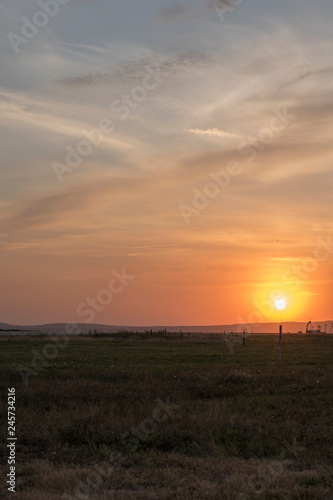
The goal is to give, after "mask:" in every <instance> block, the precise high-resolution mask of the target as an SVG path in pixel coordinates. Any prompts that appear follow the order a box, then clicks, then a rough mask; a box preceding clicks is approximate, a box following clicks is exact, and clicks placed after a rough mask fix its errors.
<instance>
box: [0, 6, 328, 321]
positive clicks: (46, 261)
mask: <svg viewBox="0 0 333 500" xmlns="http://www.w3.org/2000/svg"><path fill="white" fill-rule="evenodd" d="M42 3H43V2H42ZM235 3H236V2H235ZM60 4H61V2H60V1H59V5H58V7H59V9H58V12H57V13H56V14H54V15H53V16H50V18H49V19H48V22H47V24H46V25H45V26H44V27H39V28H35V31H34V30H33V29H32V28H31V27H30V31H29V28H27V25H26V23H25V21H22V18H26V19H28V20H30V21H32V20H33V19H35V20H36V19H37V20H38V16H37V18H36V12H39V11H43V9H42V7H41V6H40V2H39V3H38V2H35V1H33V0H24V1H23V0H19V1H17V2H15V3H13V2H12V1H10V0H4V1H3V2H2V3H1V6H0V12H1V18H0V26H1V42H2V53H1V56H0V57H1V59H0V60H1V67H2V72H1V78H0V108H1V119H0V127H1V139H0V141H1V151H2V161H1V183H0V190H1V202H0V208H1V214H0V254H1V278H2V287H3V294H2V300H1V304H0V318H1V321H4V322H7V323H11V324H22V325H28V324H31V325H32V324H43V323H57V322H73V323H82V322H87V323H92V322H94V323H100V324H115V325H121V324H123V325H131V324H132V325H138V326H140V325H154V324H155V325H159V324H161V325H168V324H169V325H172V324H173V325H214V324H216V325H219V324H234V323H238V322H246V323H251V322H261V321H264V322H266V323H268V322H279V321H280V320H281V313H280V312H278V311H277V310H276V309H275V307H274V302H275V301H276V299H279V298H283V299H284V300H285V301H286V308H285V310H284V312H283V315H282V321H301V322H305V323H306V322H307V321H308V319H309V318H310V317H312V318H314V319H315V320H316V321H319V320H322V321H323V318H331V317H332V316H333V314H332V293H331V291H332V285H333V273H332V271H333V231H332V229H333V224H332V213H331V212H332V210H331V206H332V190H333V184H332V181H333V176H332V155H333V144H332V125H331V116H332V90H333V82H332V74H333V66H332V42H333V34H332V28H331V19H332V14H333V5H332V2H329V0H319V1H318V2H317V3H316V4H315V5H314V4H313V3H311V2H309V1H308V0H302V1H297V0H292V1H287V0H282V1H281V2H274V3H273V2H272V3H269V5H268V3H267V2H264V1H263V0H254V1H252V2H241V1H239V2H238V6H237V7H236V8H231V9H229V11H227V12H224V13H223V12H221V4H220V3H216V2H214V1H213V0H212V1H209V0H200V1H199V0H195V1H193V0H192V1H190V0H182V1H179V2H176V1H175V2H171V1H170V0H155V1H154V2H153V1H152V0H142V1H141V2H138V3H133V2H129V1H123V2H120V1H115V2H108V1H107V0H98V1H96V2H90V1H88V0H83V1H78V0H68V2H67V3H65V2H62V4H61V5H60ZM96 6H98V8H96ZM44 12H45V9H44ZM129 12H130V15H129ZM45 15H46V14H45ZM45 15H44V17H45ZM40 19H41V18H39V20H40ZM31 30H32V31H31ZM24 33H25V34H29V33H30V35H29V36H30V38H29V37H25V38H24V40H25V41H22V40H20V39H18V38H17V37H16V38H15V36H13V34H14V35H16V36H21V38H22V36H23V35H24ZM10 34H12V35H10Z"/></svg>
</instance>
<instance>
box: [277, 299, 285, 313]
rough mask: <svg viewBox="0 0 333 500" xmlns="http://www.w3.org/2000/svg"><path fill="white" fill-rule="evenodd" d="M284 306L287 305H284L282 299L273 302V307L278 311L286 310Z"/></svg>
mask: <svg viewBox="0 0 333 500" xmlns="http://www.w3.org/2000/svg"><path fill="white" fill-rule="evenodd" d="M286 305H287V304H286V302H285V300H283V299H278V300H276V301H275V307H276V309H278V310H279V311H283V309H285V308H286Z"/></svg>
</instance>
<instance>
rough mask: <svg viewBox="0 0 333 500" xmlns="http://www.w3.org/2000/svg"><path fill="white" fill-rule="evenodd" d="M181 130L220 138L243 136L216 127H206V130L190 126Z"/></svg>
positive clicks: (240, 137) (238, 137)
mask: <svg viewBox="0 0 333 500" xmlns="http://www.w3.org/2000/svg"><path fill="white" fill-rule="evenodd" d="M183 132H187V133H188V134H194V135H208V136H217V137H220V138H221V139H242V138H243V136H241V135H239V134H234V133H231V132H226V131H225V130H220V129H218V128H208V129H206V130H203V129H200V128H190V129H184V130H183Z"/></svg>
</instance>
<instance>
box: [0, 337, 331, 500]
mask: <svg viewBox="0 0 333 500" xmlns="http://www.w3.org/2000/svg"><path fill="white" fill-rule="evenodd" d="M332 340H333V338H332V337H317V338H312V337H307V338H306V337H300V338H298V337H296V336H289V337H286V338H285V342H284V350H283V356H284V358H283V363H284V364H283V366H278V364H277V363H276V351H277V345H276V339H275V338H274V337H272V336H268V337H257V338H251V339H248V342H247V344H246V346H245V347H244V346H242V345H241V344H236V345H235V346H234V351H233V352H230V350H229V349H228V346H227V345H226V344H224V343H222V344H221V343H217V342H216V339H215V337H214V339H212V341H206V342H203V341H202V340H201V339H197V340H196V341H195V342H193V341H191V340H188V341H186V342H185V341H184V339H183V338H182V341H181V342H176V341H174V340H173V341H171V342H170V340H164V341H163V339H159V340H158V342H153V341H151V340H149V341H147V339H144V340H143V341H142V340H138V339H137V340H136V341H134V340H131V342H126V343H125V342H120V341H117V342H105V341H104V340H103V339H99V338H95V339H87V338H85V339H80V338H77V339H73V340H71V342H70V343H69V345H68V347H67V348H66V349H64V350H63V351H61V352H59V356H58V357H57V358H56V359H54V360H52V361H50V362H49V363H48V366H46V365H45V367H44V368H43V369H42V370H40V371H39V372H38V374H37V375H36V376H32V377H31V378H30V379H29V383H28V385H25V384H23V383H22V380H21V377H20V373H19V371H18V369H17V366H18V365H21V364H23V365H26V366H29V364H31V357H32V355H31V350H32V349H36V350H37V351H38V352H40V351H41V350H42V349H43V346H44V345H45V342H47V340H46V339H36V338H35V339H34V340H32V339H19V340H18V339H13V340H10V341H4V342H2V343H1V347H2V349H1V351H0V360H1V381H0V386H1V393H2V394H6V389H7V387H16V390H17V398H18V403H17V421H18V423H17V437H18V449H17V490H18V491H17V493H16V495H15V498H17V499H18V500H23V499H24V500H30V499H31V500H32V499H34V500H39V499H43V500H48V499H50V500H53V499H54V500H57V499H60V498H61V499H62V500H64V499H65V498H67V499H69V498H73V499H88V498H90V499H92V500H94V499H96V500H97V499H101V500H104V499H112V498H114V499H120V500H125V499H127V498H128V499H132V498H135V499H169V498H174V499H178V498H179V499H182V500H184V499H187V498H188V499H190V498H194V499H198V500H199V499H203V500H204V499H212V498H216V499H220V498H221V499H226V500H233V499H235V500H250V499H259V500H261V499H266V498H269V499H286V500H303V499H304V500H307V499H309V500H315V499H318V500H319V499H324V500H325V499H327V500H332V498H333V481H332V464H333V444H332V443H333V430H332V425H331V423H332V417H333V409H332V394H333V393H332V375H331V359H332V353H333V352H332V348H333V342H332ZM13 363H16V365H15V366H14V364H13ZM167 398H169V400H170V402H171V403H172V404H175V405H177V408H176V409H174V410H173V412H172V414H171V415H169V416H168V417H167V418H166V419H165V421H159V422H157V423H156V425H155V428H154V432H150V433H148V434H146V435H143V438H142V437H141V438H140V439H139V440H138V441H137V443H138V444H137V446H136V447H135V448H134V449H133V446H130V445H129V441H128V440H126V439H125V440H124V439H122V435H123V433H124V432H127V431H128V432H130V434H131V436H132V438H133V432H134V431H138V429H139V430H140V429H141V431H140V432H141V436H142V428H141V425H142V422H144V421H145V420H146V419H152V417H153V415H154V410H155V409H156V401H157V399H159V400H162V401H165V400H166V399H167ZM3 403H4V400H3V399H2V404H3ZM4 413H5V412H3V414H4ZM133 429H134V431H133ZM5 440H6V429H5V428H4V427H3V429H2V437H1V441H2V444H3V443H5ZM112 452H118V453H120V454H121V455H120V456H121V461H119V460H118V461H117V460H115V462H113V463H112V464H111V463H110V462H109V456H110V453H112ZM4 454H6V451H5V450H4ZM1 470H2V477H5V476H6V474H7V466H2V469H1ZM96 472H97V474H96ZM1 494H2V495H3V496H4V497H6V496H8V495H7V493H6V487H5V484H4V483H2V489H1ZM64 494H65V496H64V497H63V495H64ZM66 495H67V496H66ZM9 497H10V496H9Z"/></svg>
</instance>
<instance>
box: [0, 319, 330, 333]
mask: <svg viewBox="0 0 333 500" xmlns="http://www.w3.org/2000/svg"><path fill="white" fill-rule="evenodd" d="M279 324H280V323H262V324H261V325H258V326H254V327H252V328H251V327H249V325H237V324H232V325H194V326H165V325H160V326H122V325H100V324H90V323H89V324H87V323H77V324H76V325H77V328H76V329H75V330H77V329H79V330H80V333H88V332H89V331H91V332H93V331H94V330H97V331H98V332H103V333H116V332H119V331H121V330H126V331H130V332H144V331H146V330H152V331H154V332H155V331H158V330H164V329H166V330H167V331H168V332H193V333H223V332H227V333H228V332H233V333H237V332H242V331H243V330H244V329H247V331H248V332H250V331H251V329H252V330H253V333H277V332H278V331H279ZM282 324H283V331H284V332H286V333H287V332H289V333H297V332H300V331H301V332H304V333H305V328H306V323H301V322H285V323H282ZM318 324H320V325H321V329H322V331H324V330H325V325H327V332H330V330H331V329H332V328H333V321H332V320H329V321H320V322H314V323H313V325H314V326H315V327H316V328H317V325H318ZM68 325H69V324H68V323H52V324H46V325H10V324H8V323H0V330H7V331H9V330H12V331H25V332H29V331H30V332H31V333H32V332H40V333H46V334H51V333H65V332H66V327H67V328H68ZM73 330H74V327H73ZM1 333H2V334H3V333H4V331H2V332H1V331H0V334H1ZM77 333H79V332H77Z"/></svg>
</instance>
